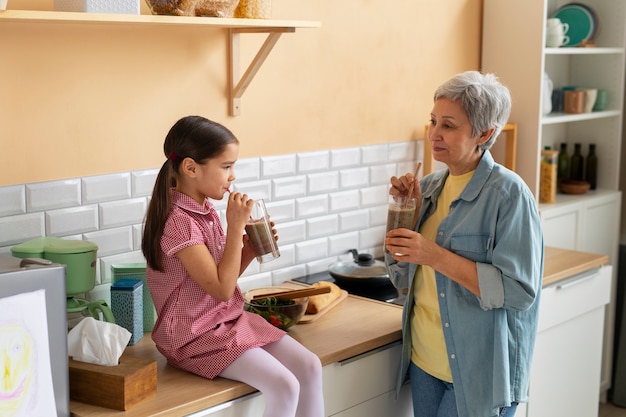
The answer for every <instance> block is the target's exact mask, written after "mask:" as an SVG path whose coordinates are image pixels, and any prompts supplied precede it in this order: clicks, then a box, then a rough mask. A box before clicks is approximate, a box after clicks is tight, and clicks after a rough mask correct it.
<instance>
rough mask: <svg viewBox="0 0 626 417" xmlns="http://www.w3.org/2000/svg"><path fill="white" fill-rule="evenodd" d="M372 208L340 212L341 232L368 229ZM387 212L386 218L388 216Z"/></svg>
mask: <svg viewBox="0 0 626 417" xmlns="http://www.w3.org/2000/svg"><path fill="white" fill-rule="evenodd" d="M369 216H370V210H367V209H364V210H354V211H345V212H342V213H339V232H349V231H352V230H360V229H366V228H368V227H369V225H370V217H369ZM386 216H387V213H386V212H385V219H386V218H387V217H386Z"/></svg>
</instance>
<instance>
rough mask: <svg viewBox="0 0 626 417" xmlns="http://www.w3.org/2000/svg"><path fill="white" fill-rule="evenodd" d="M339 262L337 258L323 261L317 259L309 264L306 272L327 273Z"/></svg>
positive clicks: (328, 258)
mask: <svg viewBox="0 0 626 417" xmlns="http://www.w3.org/2000/svg"><path fill="white" fill-rule="evenodd" d="M335 262H337V257H336V256H333V257H327V258H322V259H316V260H314V261H311V262H307V264H306V271H307V274H317V273H318V272H326V271H328V267H329V266H330V265H331V264H333V263H335Z"/></svg>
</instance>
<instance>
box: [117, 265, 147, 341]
mask: <svg viewBox="0 0 626 417" xmlns="http://www.w3.org/2000/svg"><path fill="white" fill-rule="evenodd" d="M111 278H112V279H111V281H112V282H114V283H115V282H117V281H119V280H120V279H124V278H127V279H140V280H142V281H143V331H144V332H151V331H152V329H153V328H154V323H155V322H156V317H157V314H156V309H155V308H154V303H153V302H152V296H151V295H150V290H149V288H148V282H147V281H146V263H145V262H135V263H123V264H113V265H111Z"/></svg>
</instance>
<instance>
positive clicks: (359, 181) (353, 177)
mask: <svg viewBox="0 0 626 417" xmlns="http://www.w3.org/2000/svg"><path fill="white" fill-rule="evenodd" d="M369 180H370V179H369V169H368V168H367V167H362V168H354V169H344V170H341V171H340V172H339V185H340V187H341V189H342V190H345V189H349V188H358V187H367V186H368V185H369Z"/></svg>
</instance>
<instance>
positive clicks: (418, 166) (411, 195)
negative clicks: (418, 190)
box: [405, 161, 422, 204]
mask: <svg viewBox="0 0 626 417" xmlns="http://www.w3.org/2000/svg"><path fill="white" fill-rule="evenodd" d="M421 167H422V162H421V161H420V162H418V163H417V168H415V174H414V175H413V177H414V178H417V173H418V172H419V170H420V168H421ZM414 188H415V180H413V182H412V183H411V186H410V187H409V193H408V194H407V196H406V202H405V204H406V203H408V202H409V200H411V197H413V189H414Z"/></svg>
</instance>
